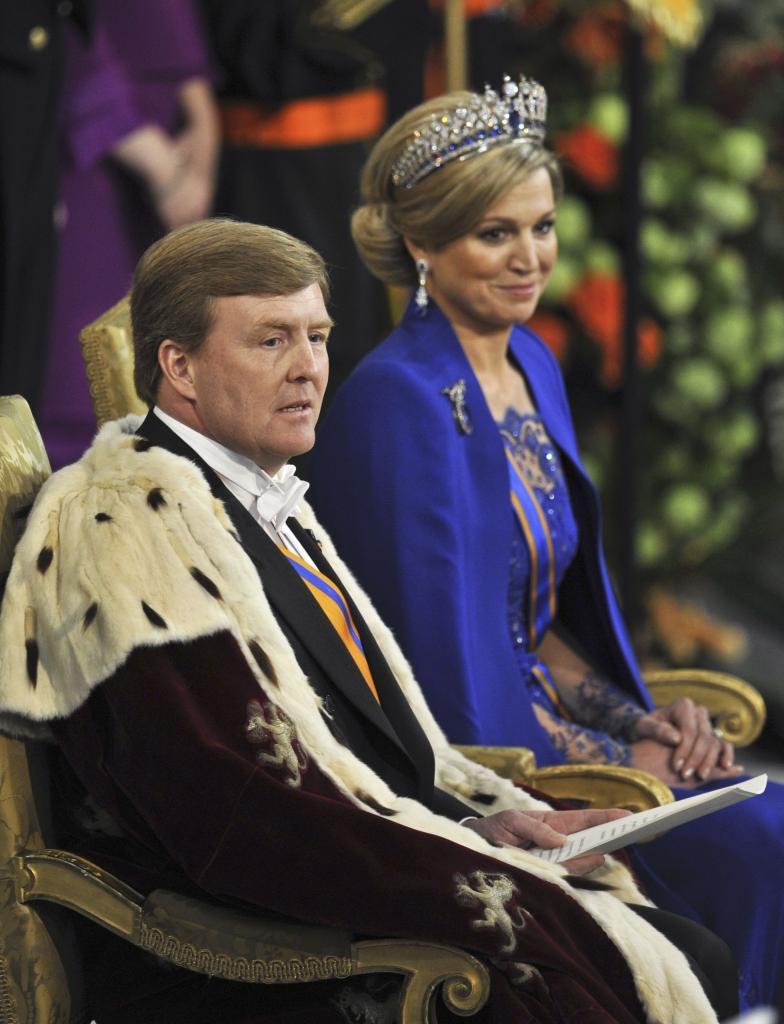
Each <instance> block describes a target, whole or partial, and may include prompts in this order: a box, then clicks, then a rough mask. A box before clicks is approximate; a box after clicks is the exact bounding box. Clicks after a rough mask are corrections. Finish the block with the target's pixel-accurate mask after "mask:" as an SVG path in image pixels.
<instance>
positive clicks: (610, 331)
mask: <svg viewBox="0 0 784 1024" xmlns="http://www.w3.org/2000/svg"><path fill="white" fill-rule="evenodd" d="M567 302H568V305H569V307H570V309H571V310H572V312H573V313H574V315H575V316H576V317H577V319H578V320H579V321H580V323H581V324H582V325H583V327H584V328H585V332H586V334H588V336H589V337H590V338H591V339H592V340H593V341H595V342H596V343H597V345H598V346H599V350H600V352H601V356H602V365H601V369H600V371H599V377H600V380H601V382H602V384H603V385H604V386H605V387H606V388H616V387H617V386H618V384H619V382H620V379H621V369H622V366H623V341H622V334H623V307H624V302H625V291H624V287H623V282H622V281H621V279H620V277H618V275H617V274H607V273H595V274H586V275H585V277H583V278H582V280H581V281H580V282H579V283H578V284H577V286H576V287H575V288H573V289H572V291H571V293H570V295H569V297H568V300H567ZM637 339H638V341H637V353H638V358H639V360H640V362H641V364H642V365H643V366H644V367H646V369H650V368H651V367H652V366H654V365H655V364H656V361H657V360H658V358H659V355H660V354H661V339H662V334H661V329H660V328H659V326H658V324H656V323H654V321H653V320H651V319H649V318H647V317H646V318H645V319H643V320H641V321H640V324H639V326H638V330H637Z"/></svg>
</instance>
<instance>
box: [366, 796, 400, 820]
mask: <svg viewBox="0 0 784 1024" xmlns="http://www.w3.org/2000/svg"><path fill="white" fill-rule="evenodd" d="M357 797H358V799H360V800H361V801H362V803H363V804H365V805H366V806H367V807H370V808H371V809H372V810H374V811H375V812H376V813H377V814H383V815H384V817H385V818H394V816H395V815H396V814H397V811H393V810H392V808H391V807H385V806H384V805H383V804H380V803H379V802H378V800H376V798H375V797H374V796H371V795H370V793H363V792H362V791H360V792H358V793H357Z"/></svg>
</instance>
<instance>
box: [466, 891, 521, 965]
mask: <svg viewBox="0 0 784 1024" xmlns="http://www.w3.org/2000/svg"><path fill="white" fill-rule="evenodd" d="M454 880H455V884H456V887H457V888H456V895H457V900H458V903H462V904H463V905H464V906H469V907H476V906H480V907H484V911H483V914H482V917H481V918H478V919H477V920H476V921H474V922H472V923H473V927H474V928H477V929H479V928H493V929H496V930H498V931H500V933H501V937H502V939H504V940H505V941H504V944H503V945H502V946H501V952H502V953H511V952H512V950H513V949H514V948H515V946H516V945H517V937H516V936H515V929H518V930H519V929H522V928H525V917H526V914H527V911H525V910H523V909H522V907H518V908H517V909H516V910H515V914H514V916H513V915H512V914H511V913H510V912H509V911H508V910H507V909H506V907H505V906H504V904H505V903H508V902H509V900H511V899H512V897H513V896H516V895H517V887H516V886H515V884H514V882H513V881H512V879H511V878H509V876H508V875H501V874H498V875H496V874H492V875H491V874H488V873H487V872H485V871H473V872H472V873H471V874H470V875H469V876H468V877H467V878H466V876H465V875H461V874H456V875H455V876H454Z"/></svg>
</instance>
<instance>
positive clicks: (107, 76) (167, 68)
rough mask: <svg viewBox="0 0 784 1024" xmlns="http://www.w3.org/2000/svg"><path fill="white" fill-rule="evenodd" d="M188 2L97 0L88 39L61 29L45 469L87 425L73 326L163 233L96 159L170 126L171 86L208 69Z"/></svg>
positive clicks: (148, 209)
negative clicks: (141, 133)
mask: <svg viewBox="0 0 784 1024" xmlns="http://www.w3.org/2000/svg"><path fill="white" fill-rule="evenodd" d="M209 76H210V71H209V68H208V64H207V58H206V54H205V51H204V47H203V45H202V42H201V39H200V36H199V25H198V23H197V21H196V17H195V12H194V10H193V7H192V4H191V2H190V0H165V2H164V0H141V2H138V0H137V2H134V3H130V4H125V3H122V2H121V0H99V3H98V4H97V9H96V21H95V31H94V33H93V39H92V42H91V43H90V44H89V45H88V44H86V43H85V42H84V40H83V39H81V38H80V37H79V36H77V34H76V33H75V32H71V33H70V34H69V37H68V53H67V66H66V76H65V84H64V96H63V106H62V118H61V179H60V205H59V238H58V260H57V271H56V276H55V288H54V297H53V315H52V325H53V327H52V333H51V337H50V344H49V353H48V359H47V366H46V373H45V378H44V387H43V398H42V402H41V408H40V410H39V422H40V425H41V432H42V434H43V437H44V441H45V443H46V446H47V450H48V451H49V456H50V459H51V461H52V465H53V467H54V468H55V469H56V468H57V467H58V466H62V465H65V464H67V463H69V462H73V461H74V460H75V459H77V458H78V457H79V456H80V455H81V454H82V452H83V451H84V450H85V448H87V446H88V445H89V443H90V441H91V440H92V437H93V435H94V433H95V416H94V414H93V409H92V402H91V400H90V395H89V390H88V386H87V377H86V375H85V371H84V364H83V362H82V356H81V351H80V348H79V331H80V330H81V329H82V327H84V326H85V325H86V324H88V323H90V321H92V320H94V319H95V318H96V317H97V316H99V315H100V314H101V313H102V312H104V311H105V310H106V309H108V308H109V307H110V306H111V305H113V304H114V303H115V302H117V301H118V299H120V298H122V296H123V295H124V294H125V292H126V291H127V290H128V288H129V287H130V283H131V277H132V274H133V269H134V267H135V265H136V262H137V260H138V259H139V257H140V256H141V254H142V252H143V251H144V250H145V248H146V247H147V246H148V245H150V244H151V243H152V242H153V241H155V239H156V238H158V237H160V236H161V235H162V234H163V233H164V231H165V229H164V227H163V225H162V224H161V223H160V221H159V220H158V218H157V217H156V215H155V212H154V210H153V208H152V205H151V204H150V202H149V200H148V198H147V194H146V191H145V189H144V187H143V186H142V185H141V183H140V182H138V181H137V180H135V179H134V178H133V177H132V176H131V175H130V174H128V173H127V172H125V171H123V170H122V168H120V167H119V166H118V165H117V164H115V163H114V162H113V161H112V159H111V157H109V156H108V153H109V150H110V149H111V147H112V146H113V145H114V144H115V143H117V142H118V141H119V140H120V139H121V138H123V137H124V136H125V135H127V134H128V133H129V132H131V131H133V130H134V129H136V128H139V127H140V126H141V125H143V124H147V123H151V122H152V123H155V124H158V125H160V127H161V128H163V129H164V131H167V132H172V131H175V130H176V129H177V127H178V122H179V117H180V111H179V101H178V91H179V88H180V86H181V85H182V83H183V82H185V81H186V80H188V79H190V78H194V77H203V78H204V77H209Z"/></svg>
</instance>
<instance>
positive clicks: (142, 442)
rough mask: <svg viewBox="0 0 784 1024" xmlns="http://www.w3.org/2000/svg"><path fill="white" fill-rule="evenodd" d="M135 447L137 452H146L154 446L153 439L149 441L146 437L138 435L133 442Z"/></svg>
mask: <svg viewBox="0 0 784 1024" xmlns="http://www.w3.org/2000/svg"><path fill="white" fill-rule="evenodd" d="M133 447H134V449H135V450H136V451H137V452H146V451H147V450H148V449H149V448H152V441H148V440H147V438H146V437H137V438H136V440H135V441H134V442H133Z"/></svg>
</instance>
